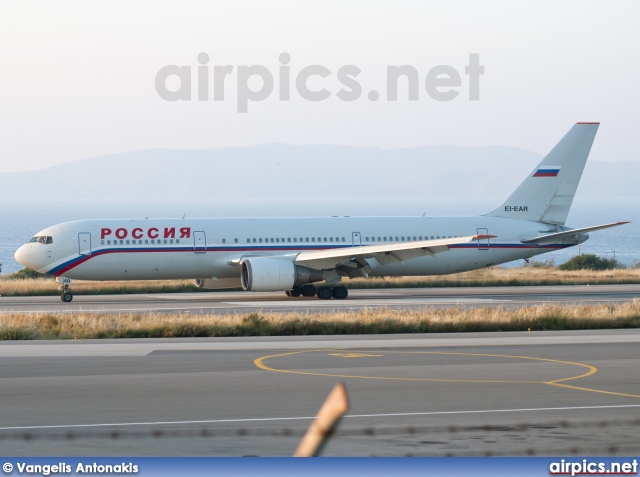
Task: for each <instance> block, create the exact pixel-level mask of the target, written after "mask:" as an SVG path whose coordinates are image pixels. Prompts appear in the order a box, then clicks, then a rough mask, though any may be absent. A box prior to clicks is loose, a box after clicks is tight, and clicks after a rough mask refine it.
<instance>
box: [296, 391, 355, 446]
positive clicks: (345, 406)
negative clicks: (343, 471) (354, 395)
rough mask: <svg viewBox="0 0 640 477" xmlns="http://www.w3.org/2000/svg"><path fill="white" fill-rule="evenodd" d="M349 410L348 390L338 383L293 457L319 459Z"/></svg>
mask: <svg viewBox="0 0 640 477" xmlns="http://www.w3.org/2000/svg"><path fill="white" fill-rule="evenodd" d="M348 410H349V397H348V396H347V389H346V388H345V386H344V384H343V383H338V384H336V385H335V387H334V388H333V390H332V391H331V393H329V396H328V397H327V399H326V400H325V402H324V404H323V405H322V407H321V408H320V410H319V411H318V415H317V416H316V418H315V419H314V421H313V422H312V423H311V426H309V429H308V430H307V432H306V433H305V435H304V437H303V438H302V440H301V441H300V444H299V445H298V448H297V449H296V451H295V453H294V454H293V456H294V457H317V456H318V455H320V452H321V451H322V448H323V447H324V445H325V444H326V441H327V438H328V437H329V434H330V433H331V431H333V430H334V429H335V428H336V426H337V424H338V421H340V418H341V417H342V416H344V415H345V414H346V412H347V411H348Z"/></svg>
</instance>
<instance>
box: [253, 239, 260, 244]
mask: <svg viewBox="0 0 640 477" xmlns="http://www.w3.org/2000/svg"><path fill="white" fill-rule="evenodd" d="M260 241H261V242H262V240H260ZM253 243H256V239H253Z"/></svg>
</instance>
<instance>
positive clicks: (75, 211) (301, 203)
mask: <svg viewBox="0 0 640 477" xmlns="http://www.w3.org/2000/svg"><path fill="white" fill-rule="evenodd" d="M501 202H502V200H500V199H479V200H470V199H424V200H416V199H385V200H380V199H357V200H354V199H345V200H341V199H302V200H257V199H253V200H249V199H247V200H233V201H225V200H182V201H180V200H174V201H167V200H157V201H122V202H118V201H109V202H105V201H77V202H72V201H47V202H43V201H30V200H28V199H26V200H19V201H18V200H15V201H2V202H0V264H2V273H12V272H15V271H17V270H20V269H21V268H22V266H21V265H20V264H19V263H17V262H16V261H15V259H14V258H13V254H14V253H15V251H16V249H17V248H18V247H20V245H22V244H23V243H25V242H27V241H28V240H29V239H30V238H31V237H32V236H34V235H35V234H36V233H37V232H38V231H40V230H42V229H44V228H46V227H48V226H50V225H54V224H59V223H61V222H68V221H71V220H80V219H133V218H180V217H182V216H186V217H189V218H206V217H326V216H334V215H337V216H345V215H346V216H421V215H423V214H426V215H427V216H429V215H481V214H483V213H487V212H488V211H491V210H493V209H495V208H496V207H498V205H500V203H501ZM618 221H632V223H631V224H627V225H624V226H621V227H614V228H612V229H607V230H602V231H598V232H592V233H591V234H589V235H590V238H589V240H588V241H587V242H585V243H584V244H582V245H581V246H580V247H579V248H578V247H571V248H568V249H564V250H558V251H555V252H550V253H547V254H544V255H541V256H538V257H537V258H536V260H548V259H552V260H554V262H555V263H556V264H561V263H564V262H566V261H567V260H569V259H571V257H573V256H575V255H577V254H578V253H583V254H585V253H594V254H596V255H599V256H602V257H606V258H615V259H616V260H618V261H619V262H621V263H622V264H624V265H627V266H633V265H634V264H637V263H638V262H640V198H632V199H629V198H624V199H620V198H597V199H596V198H576V199H575V200H574V203H573V206H572V208H571V212H570V214H569V217H568V219H567V226H570V227H576V228H577V227H587V226H590V225H599V224H605V223H609V222H618ZM522 263H523V262H522V261H516V262H511V263H510V264H507V265H506V266H519V265H522Z"/></svg>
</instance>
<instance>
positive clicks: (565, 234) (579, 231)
mask: <svg viewBox="0 0 640 477" xmlns="http://www.w3.org/2000/svg"><path fill="white" fill-rule="evenodd" d="M628 223H629V222H614V223H611V224H604V225H594V226H593V227H584V228H581V229H573V230H565V231H564V232H557V233H553V234H548V235H540V236H539V237H534V238H530V239H525V240H521V242H522V243H539V242H551V241H553V240H556V239H559V238H562V237H569V236H571V235H578V234H582V233H586V232H594V231H596V230H602V229H608V228H609V227H617V226H618V225H624V224H628Z"/></svg>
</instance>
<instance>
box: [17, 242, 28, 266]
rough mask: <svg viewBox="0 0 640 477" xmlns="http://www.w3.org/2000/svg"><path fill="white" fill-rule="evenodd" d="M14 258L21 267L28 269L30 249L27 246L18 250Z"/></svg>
mask: <svg viewBox="0 0 640 477" xmlns="http://www.w3.org/2000/svg"><path fill="white" fill-rule="evenodd" d="M14 257H15V259H16V262H18V263H19V264H21V265H24V266H25V267H28V266H29V247H28V246H27V245H23V246H22V247H20V248H19V249H18V250H16V253H15V255H14Z"/></svg>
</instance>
